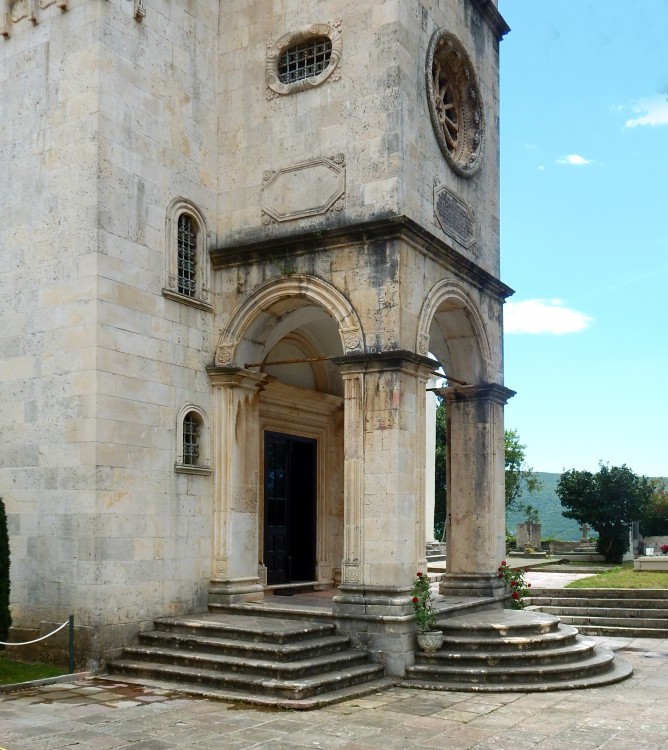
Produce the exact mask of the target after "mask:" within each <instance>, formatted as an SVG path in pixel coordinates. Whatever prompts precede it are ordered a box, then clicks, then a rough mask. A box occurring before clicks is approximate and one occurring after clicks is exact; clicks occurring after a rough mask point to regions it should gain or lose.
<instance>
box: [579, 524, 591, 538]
mask: <svg viewBox="0 0 668 750" xmlns="http://www.w3.org/2000/svg"><path fill="white" fill-rule="evenodd" d="M580 531H581V532H582V538H581V539H580V541H581V542H588V541H589V526H587V524H586V523H583V524H582V526H580Z"/></svg>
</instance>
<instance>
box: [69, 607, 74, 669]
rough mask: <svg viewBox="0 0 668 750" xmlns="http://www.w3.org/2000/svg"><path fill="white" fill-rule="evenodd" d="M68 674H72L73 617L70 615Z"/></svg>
mask: <svg viewBox="0 0 668 750" xmlns="http://www.w3.org/2000/svg"><path fill="white" fill-rule="evenodd" d="M69 620H70V663H69V670H70V674H74V615H70V617H69Z"/></svg>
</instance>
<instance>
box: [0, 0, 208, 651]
mask: <svg viewBox="0 0 668 750" xmlns="http://www.w3.org/2000/svg"><path fill="white" fill-rule="evenodd" d="M132 10H133V4H132V3H128V2H124V1H123V0H117V1H116V2H105V3H101V2H98V1H97V0H86V1H83V0H82V2H73V3H70V6H69V9H68V10H67V12H62V11H60V10H58V9H57V8H56V6H52V7H49V8H47V9H42V10H41V11H40V17H39V23H38V25H37V26H33V25H32V24H31V23H30V22H29V20H28V19H25V20H21V21H20V22H17V23H14V24H12V26H11V29H10V31H11V36H10V37H9V38H8V39H7V40H4V39H0V102H1V104H0V107H1V109H2V120H3V129H2V131H1V132H0V161H1V162H2V165H3V171H4V170H6V171H4V174H3V180H2V181H0V215H1V216H2V221H1V222H0V279H1V280H2V294H1V295H0V373H1V374H0V430H2V434H1V440H2V446H3V447H2V452H1V453H0V462H1V463H0V494H1V495H2V496H3V497H4V498H5V501H6V504H7V510H8V518H9V526H10V543H11V551H12V568H11V573H12V614H13V617H14V622H15V624H17V625H19V624H20V625H24V626H29V627H32V626H36V625H37V624H38V623H39V622H40V621H43V620H48V621H57V620H59V619H60V618H62V619H65V617H66V616H67V615H68V614H69V613H70V612H74V614H75V616H76V621H77V624H78V625H79V626H80V627H81V638H82V641H81V643H82V645H84V642H86V641H87V639H88V641H87V642H86V643H85V645H84V647H88V646H90V648H91V649H92V650H93V651H95V650H99V649H101V648H103V647H104V646H105V644H108V643H114V642H115V638H116V637H117V636H115V635H114V632H115V633H117V634H118V633H120V632H121V631H122V628H121V629H120V630H119V627H120V626H123V625H124V624H127V626H128V627H129V628H130V629H133V628H136V627H137V624H138V623H139V622H140V621H143V620H147V619H149V618H151V617H153V616H156V615H158V614H164V613H169V612H182V611H192V610H193V609H197V608H199V609H202V608H204V606H205V601H206V586H207V582H208V579H209V577H210V573H211V570H210V566H211V544H212V542H211V517H212V513H213V506H212V479H211V476H210V475H206V474H204V475H192V474H183V473H175V471H174V462H175V456H176V423H177V415H178V414H179V412H180V410H181V409H182V408H183V407H184V406H185V405H187V404H193V405H196V406H198V407H199V408H200V409H201V410H202V411H203V412H204V414H205V416H207V417H210V415H211V389H210V385H209V383H208V380H207V378H206V373H205V370H204V368H205V366H206V364H208V363H209V362H210V361H211V359H212V347H213V339H214V330H213V313H212V312H211V311H208V310H207V309H200V308H197V307H193V306H189V305H185V304H182V303H179V302H175V301H173V299H168V298H166V297H165V296H164V295H163V291H162V290H163V288H164V287H165V286H166V283H167V282H166V273H167V271H166V269H167V265H166V256H165V242H166V218H167V213H168V207H169V205H170V203H171V202H172V201H173V200H174V199H175V198H177V197H182V198H186V199H188V200H189V201H192V202H193V203H194V204H195V205H196V206H197V207H198V208H199V210H200V212H201V215H202V216H203V217H204V219H205V221H206V223H207V225H208V227H209V228H210V229H211V228H212V227H214V226H215V220H214V217H213V211H214V209H215V196H216V192H217V187H216V178H217V176H216V170H215V158H214V154H215V151H216V138H217V127H216V124H217V112H216V107H215V105H214V93H215V88H216V86H215V80H216V76H217V71H216V69H215V67H214V66H211V65H207V64H204V61H205V60H207V59H208V57H209V54H210V50H211V49H213V48H215V45H216V37H217V31H218V17H217V13H218V4H217V3H215V2H188V3H184V4H182V3H178V2H173V3H169V4H164V3H152V2H149V3H147V4H146V17H145V18H144V20H143V22H142V23H139V22H138V21H137V20H135V18H134V17H133V15H132ZM5 126H6V127H5ZM214 239H215V237H214V236H213V235H212V236H211V237H209V238H207V240H208V241H214ZM214 301H215V300H214V299H213V297H211V299H210V302H211V303H213V302H214ZM208 427H209V426H208V425H207V431H206V434H207V435H208ZM207 439H208V438H207ZM205 450H206V452H207V453H208V456H207V459H210V457H211V456H210V450H211V449H210V446H207V447H206V448H205ZM108 624H111V625H115V626H119V627H116V629H115V630H114V629H111V630H109V629H108V630H107V631H105V629H104V628H103V627H102V628H99V627H98V626H104V625H108ZM92 626H95V627H96V628H97V635H96V636H95V638H97V641H96V642H91V641H90V638H89V634H90V633H91V632H92V630H90V628H91V627H92Z"/></svg>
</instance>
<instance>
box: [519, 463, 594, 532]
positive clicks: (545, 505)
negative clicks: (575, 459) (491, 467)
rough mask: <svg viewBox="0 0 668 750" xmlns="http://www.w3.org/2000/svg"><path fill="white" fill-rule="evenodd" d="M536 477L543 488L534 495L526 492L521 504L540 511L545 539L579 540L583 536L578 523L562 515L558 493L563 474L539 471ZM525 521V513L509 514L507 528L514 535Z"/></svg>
mask: <svg viewBox="0 0 668 750" xmlns="http://www.w3.org/2000/svg"><path fill="white" fill-rule="evenodd" d="M536 476H537V477H538V479H540V481H541V482H542V484H543V488H542V489H541V490H540V491H538V492H536V493H534V494H533V495H529V494H528V493H527V492H524V493H523V495H522V497H521V498H520V501H519V502H520V503H521V504H523V505H526V504H530V505H533V507H534V508H536V509H537V510H538V515H539V516H540V523H541V527H542V528H541V535H542V536H543V537H552V538H553V539H561V540H562V541H564V542H571V541H576V540H578V539H579V538H580V537H581V536H582V534H581V532H580V525H579V524H578V522H577V521H573V520H572V519H570V518H564V517H563V515H562V514H561V511H562V510H563V509H562V507H561V503H560V502H559V498H558V497H557V493H556V488H557V483H558V482H559V477H560V476H561V474H550V473H548V472H541V471H537V472H536ZM524 521H525V518H524V514H523V513H517V512H509V513H507V514H506V528H507V529H508V531H511V532H513V533H514V532H515V527H516V526H517V524H518V523H523V522H524Z"/></svg>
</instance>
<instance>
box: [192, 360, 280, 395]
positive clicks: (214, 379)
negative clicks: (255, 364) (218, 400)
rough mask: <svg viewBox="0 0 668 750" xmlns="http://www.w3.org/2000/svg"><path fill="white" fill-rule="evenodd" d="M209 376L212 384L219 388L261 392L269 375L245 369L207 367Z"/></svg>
mask: <svg viewBox="0 0 668 750" xmlns="http://www.w3.org/2000/svg"><path fill="white" fill-rule="evenodd" d="M206 371H207V374H208V375H209V380H210V381H211V384H212V385H214V386H218V387H223V388H225V387H227V388H235V387H236V388H246V389H247V390H251V391H252V390H257V391H261V390H262V389H263V388H264V386H265V383H266V382H267V380H268V379H269V375H267V374H266V373H263V372H253V371H252V370H245V369H244V368H243V367H216V366H212V367H207V368H206Z"/></svg>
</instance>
